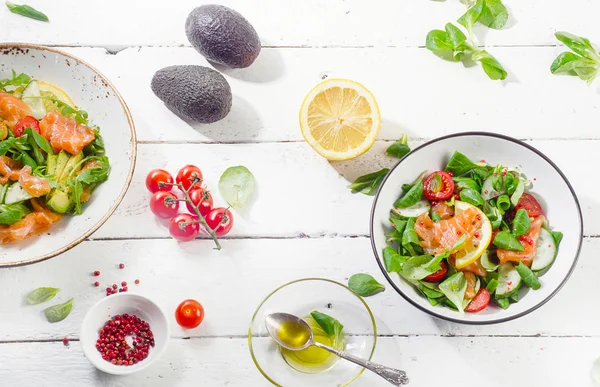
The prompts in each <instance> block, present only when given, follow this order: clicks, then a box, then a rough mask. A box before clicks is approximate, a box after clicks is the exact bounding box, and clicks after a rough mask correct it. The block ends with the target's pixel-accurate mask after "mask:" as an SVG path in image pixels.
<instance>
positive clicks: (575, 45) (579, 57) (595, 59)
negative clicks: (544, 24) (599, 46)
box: [550, 31, 600, 85]
mask: <svg viewBox="0 0 600 387" xmlns="http://www.w3.org/2000/svg"><path fill="white" fill-rule="evenodd" d="M554 35H555V36H556V38H557V39H558V40H560V41H561V42H562V43H564V44H565V46H567V47H568V48H570V49H571V50H572V51H573V52H570V51H566V52H563V53H562V54H560V55H559V56H558V57H557V58H556V59H555V60H554V62H553V63H552V65H551V66H550V71H551V72H552V74H557V73H567V74H571V75H576V76H578V77H579V78H580V79H582V80H584V81H586V82H587V84H588V85H589V84H591V83H592V82H593V81H594V79H596V77H597V76H598V74H599V73H600V52H598V51H597V50H596V49H595V48H594V46H592V44H591V43H590V41H589V40H588V39H586V38H582V37H580V36H577V35H573V34H571V33H568V32H563V31H559V32H557V33H555V34H554Z"/></svg>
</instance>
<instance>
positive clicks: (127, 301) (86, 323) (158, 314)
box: [80, 293, 170, 375]
mask: <svg viewBox="0 0 600 387" xmlns="http://www.w3.org/2000/svg"><path fill="white" fill-rule="evenodd" d="M124 313H127V314H130V315H131V314H133V315H136V316H138V317H139V318H140V319H142V320H144V321H146V322H147V323H148V324H150V329H151V330H152V332H153V333H154V343H155V345H154V347H151V348H150V351H149V354H148V357H147V358H146V359H144V360H142V361H140V362H139V363H136V364H134V365H130V366H123V365H120V366H119V365H114V364H111V363H110V362H108V361H106V360H104V359H102V355H101V354H100V352H99V351H98V350H97V349H96V340H98V337H99V333H98V331H99V330H100V329H101V328H102V327H103V326H104V325H105V324H106V322H107V321H108V320H110V319H111V317H113V316H115V315H117V314H124ZM169 336H170V331H169V320H168V319H167V317H166V315H165V312H164V311H163V310H162V309H161V308H160V307H159V306H158V305H156V304H155V303H154V302H153V301H151V300H150V299H148V298H146V297H144V296H140V295H139V294H132V293H118V294H113V295H112V296H108V297H105V298H103V299H102V300H100V301H98V302H97V303H96V305H94V306H92V307H91V308H90V310H89V311H88V312H87V314H86V315H85V317H84V319H83V323H82V324H81V336H80V341H81V346H82V347H83V353H84V355H85V357H87V358H88V360H89V361H90V362H91V363H92V364H93V365H94V366H95V367H96V368H98V369H99V370H100V371H104V372H106V373H109V374H113V375H130V374H133V373H135V372H138V371H141V370H143V369H144V368H146V367H148V366H149V365H150V364H152V363H153V362H154V361H155V360H156V359H158V358H159V357H160V356H161V355H162V354H163V352H164V351H165V349H166V348H167V343H168V341H169Z"/></svg>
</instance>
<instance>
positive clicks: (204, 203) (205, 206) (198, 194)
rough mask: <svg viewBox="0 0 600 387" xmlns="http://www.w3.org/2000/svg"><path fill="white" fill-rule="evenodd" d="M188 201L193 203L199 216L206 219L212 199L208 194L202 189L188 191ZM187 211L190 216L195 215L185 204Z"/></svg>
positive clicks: (190, 207)
mask: <svg viewBox="0 0 600 387" xmlns="http://www.w3.org/2000/svg"><path fill="white" fill-rule="evenodd" d="M189 194H190V200H191V201H192V203H194V205H195V206H197V207H198V210H200V214H202V216H204V217H206V215H208V213H209V212H210V210H212V207H213V198H212V195H211V194H210V192H208V191H205V190H203V189H202V188H197V189H193V190H191V191H190V193H189ZM186 205H187V208H188V210H189V211H190V213H191V214H192V215H196V211H194V209H193V208H192V206H190V204H189V203H187V204H186Z"/></svg>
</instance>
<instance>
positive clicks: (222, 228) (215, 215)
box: [205, 207, 233, 236]
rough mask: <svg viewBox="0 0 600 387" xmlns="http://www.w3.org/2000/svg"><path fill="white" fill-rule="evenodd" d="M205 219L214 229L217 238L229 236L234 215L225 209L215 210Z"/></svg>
mask: <svg viewBox="0 0 600 387" xmlns="http://www.w3.org/2000/svg"><path fill="white" fill-rule="evenodd" d="M205 218H206V223H207V224H208V227H210V228H212V229H213V230H214V231H215V234H217V236H223V235H227V233H228V232H229V231H231V228H232V227H233V215H232V214H231V211H229V210H227V209H225V208H223V207H218V208H213V209H212V210H211V211H210V212H209V213H208V215H206V217H205Z"/></svg>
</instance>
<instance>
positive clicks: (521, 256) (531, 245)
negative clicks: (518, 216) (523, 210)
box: [496, 215, 546, 266]
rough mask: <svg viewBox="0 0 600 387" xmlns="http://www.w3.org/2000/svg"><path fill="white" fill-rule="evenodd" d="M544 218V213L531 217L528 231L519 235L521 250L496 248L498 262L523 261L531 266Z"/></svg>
mask: <svg viewBox="0 0 600 387" xmlns="http://www.w3.org/2000/svg"><path fill="white" fill-rule="evenodd" d="M545 220H546V218H545V217H544V215H540V216H538V217H537V218H531V227H529V232H528V233H527V234H525V235H523V236H521V237H519V242H520V243H521V245H523V251H511V250H503V249H497V250H496V253H497V254H498V261H500V264H503V263H506V262H517V263H518V262H523V265H526V266H531V263H532V262H533V258H535V250H536V247H537V242H538V238H539V236H540V230H541V229H542V226H543V225H544V221H545Z"/></svg>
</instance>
